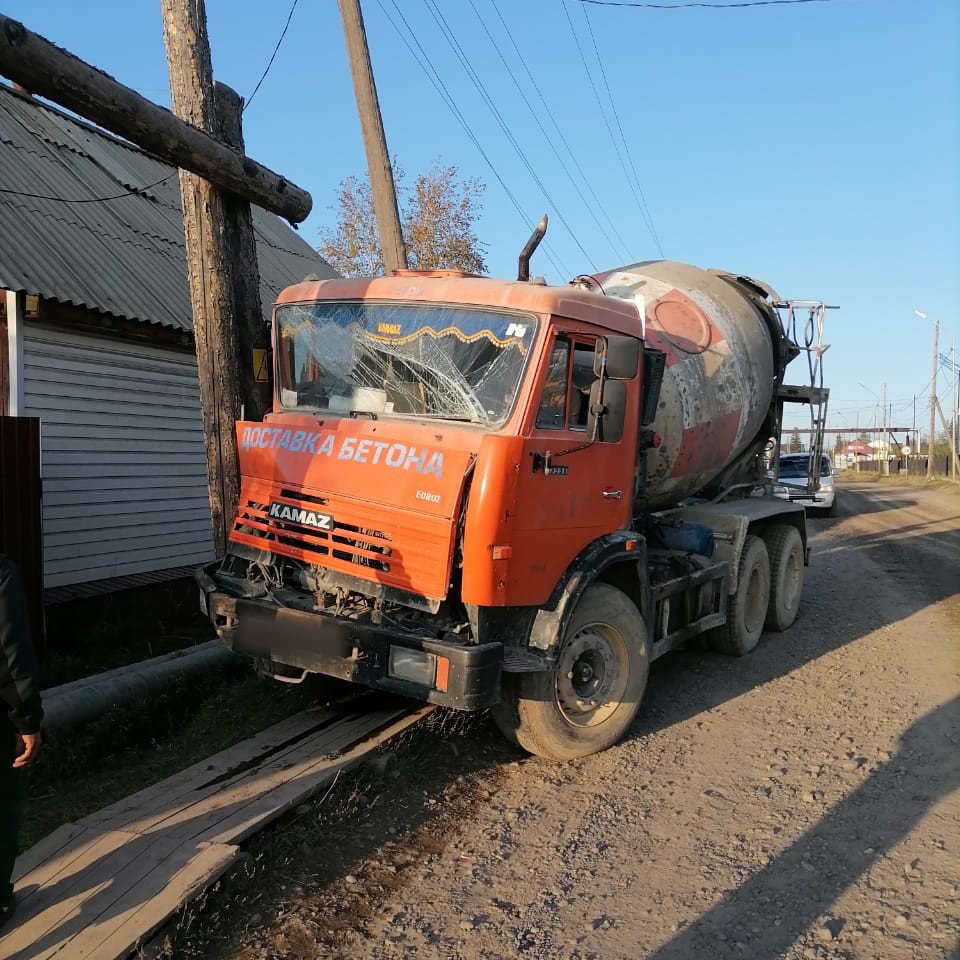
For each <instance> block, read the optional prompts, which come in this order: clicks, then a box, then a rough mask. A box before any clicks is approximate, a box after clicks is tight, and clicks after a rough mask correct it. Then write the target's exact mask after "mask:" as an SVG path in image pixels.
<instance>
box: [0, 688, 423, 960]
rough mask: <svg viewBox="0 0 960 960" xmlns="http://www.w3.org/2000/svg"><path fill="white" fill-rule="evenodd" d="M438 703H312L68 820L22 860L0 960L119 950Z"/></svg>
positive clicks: (119, 953)
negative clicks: (245, 846)
mask: <svg viewBox="0 0 960 960" xmlns="http://www.w3.org/2000/svg"><path fill="white" fill-rule="evenodd" d="M432 709H433V708H432V707H430V706H420V707H416V708H414V709H410V708H409V707H408V706H407V705H406V704H401V703H398V702H397V701H390V700H384V699H381V698H375V697H364V698H360V699H358V700H354V701H350V702H348V703H345V704H343V705H341V706H340V707H339V708H337V709H330V710H325V711H319V710H312V711H306V712H305V713H302V714H299V715H298V716H296V717H292V718H290V719H289V720H284V721H282V722H281V723H278V724H276V725H275V726H273V727H271V728H270V729H269V730H266V731H264V732H263V733H261V734H258V735H257V736H256V737H253V738H251V739H250V740H247V741H245V742H244V743H241V744H237V745H236V746H234V747H231V748H230V749H229V750H224V751H223V752H222V753H219V754H217V755H216V756H214V757H210V758H209V759H208V760H204V761H202V762H201V763H197V764H194V765H193V766H192V767H190V768H189V769H188V770H185V771H183V772H182V773H179V774H176V775H175V776H173V777H170V778H168V779H167V780H164V781H162V782H161V783H157V784H154V785H153V786H152V787H148V788H147V789H145V790H141V791H139V792H138V793H136V794H134V795H133V796H132V797H127V798H126V799H124V800H121V801H119V802H118V803H115V804H113V805H111V806H110V807H107V808H106V809H104V810H101V811H99V812H98V813H95V814H92V815H91V816H89V817H85V818H84V819H83V820H80V821H78V822H77V823H76V824H65V825H64V826H62V827H60V828H59V829H58V830H56V831H54V832H53V833H52V834H50V836H48V837H47V838H45V839H44V840H42V841H41V842H40V843H38V844H37V845H36V846H35V847H33V848H31V849H30V850H28V851H26V852H25V853H24V854H23V855H22V856H21V857H20V858H19V859H18V861H17V867H16V870H15V873H14V884H15V893H16V897H17V912H16V913H15V914H14V918H13V920H12V921H11V922H10V924H9V925H8V926H7V927H6V928H5V929H4V930H3V934H2V936H0V960H45V958H48V957H54V956H61V957H69V958H70V960H74V958H78V960H80V958H83V960H123V958H125V957H128V956H129V955H130V954H131V953H132V952H133V951H134V950H135V949H136V948H137V946H138V945H140V944H142V943H143V942H144V941H145V940H146V939H147V938H148V937H149V936H150V935H151V934H153V933H154V932H155V931H156V930H158V929H159V928H160V927H161V926H163V924H164V923H165V922H166V921H167V920H168V919H169V917H170V916H171V915H172V914H174V913H175V912H176V911H177V910H178V909H179V908H180V907H181V906H182V905H183V904H184V903H186V902H187V901H188V900H190V899H191V898H192V897H194V896H196V895H197V893H199V892H200V891H201V890H203V889H204V888H205V887H207V886H209V885H210V884H211V883H212V882H214V881H215V880H216V879H217V878H218V877H220V876H221V875H222V874H223V873H224V872H225V871H226V870H227V869H229V867H230V865H231V864H232V863H233V862H234V861H235V860H236V858H237V857H238V856H239V855H240V848H239V846H238V844H239V843H240V842H241V841H243V840H245V839H246V838H248V837H250V836H251V835H252V834H254V833H255V832H256V831H258V830H261V829H263V827H265V826H266V825H267V824H268V823H270V822H271V821H272V820H274V819H276V818H277V817H279V816H281V815H282V814H283V813H284V812H285V811H286V810H288V809H290V808H291V807H292V806H294V805H295V804H297V803H300V802H302V801H303V800H304V799H306V798H307V797H309V796H310V795H311V794H312V793H314V792H316V791H317V790H319V789H321V788H322V787H324V786H325V785H326V784H328V783H329V782H330V781H331V780H332V779H333V777H335V776H336V774H337V773H338V772H339V771H341V770H344V769H346V768H347V767H349V766H352V765H353V764H356V763H358V762H360V761H361V760H362V759H363V758H364V757H365V756H366V755H367V754H369V753H370V752H371V751H373V750H375V749H376V748H377V747H379V746H380V745H381V744H383V743H385V742H387V741H388V740H389V739H390V738H391V737H393V736H395V735H396V734H398V733H400V732H401V731H403V730H406V729H407V728H408V727H410V726H412V725H413V724H414V723H417V722H418V721H419V720H420V719H422V718H423V717H424V716H426V715H427V714H428V713H430V712H431V710H432Z"/></svg>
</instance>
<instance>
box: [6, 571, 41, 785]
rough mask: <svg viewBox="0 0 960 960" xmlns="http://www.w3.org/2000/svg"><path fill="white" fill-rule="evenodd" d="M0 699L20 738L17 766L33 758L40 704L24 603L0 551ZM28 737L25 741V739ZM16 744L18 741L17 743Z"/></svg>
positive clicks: (19, 586) (17, 577)
mask: <svg viewBox="0 0 960 960" xmlns="http://www.w3.org/2000/svg"><path fill="white" fill-rule="evenodd" d="M0 700H2V701H3V703H4V704H5V706H6V708H7V711H8V713H9V715H10V720H11V722H12V723H13V725H14V727H15V728H16V730H17V733H18V734H19V735H20V737H21V739H22V741H23V746H24V749H23V750H18V751H17V753H18V763H17V764H16V765H17V766H24V765H25V764H26V763H29V762H30V760H31V759H33V756H34V754H35V753H36V750H37V747H38V746H39V733H40V723H41V721H42V720H43V707H42V706H41V705H40V680H39V676H38V672H37V661H36V657H35V656H34V652H33V642H32V640H31V638H30V624H29V621H28V619H27V603H26V597H25V596H24V592H23V584H22V583H21V581H20V575H19V574H18V573H17V568H16V567H15V566H14V564H13V562H12V561H11V560H9V559H8V558H7V557H5V556H2V555H0ZM28 740H29V743H28ZM18 746H20V744H18Z"/></svg>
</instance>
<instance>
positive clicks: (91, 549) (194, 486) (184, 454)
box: [24, 324, 213, 587]
mask: <svg viewBox="0 0 960 960" xmlns="http://www.w3.org/2000/svg"><path fill="white" fill-rule="evenodd" d="M24 333H25V343H24V394H25V406H26V414H27V415H28V416H37V417H40V418H41V448H42V458H43V460H42V475H43V544H44V581H45V586H46V587H57V586H64V585H68V584H75V583H86V582H88V581H91V580H102V579H104V578H107V577H119V576H123V575H126V574H134V573H145V572H149V571H153V570H163V569H166V568H169V567H178V566H181V565H184V564H193V563H197V564H199V563H202V562H204V561H206V560H209V559H212V558H213V545H212V534H211V528H210V507H209V501H208V499H207V476H206V463H205V460H204V453H203V435H202V432H201V426H200V401H199V396H198V387H197V364H196V360H195V358H194V357H193V356H192V355H191V354H190V353H185V352H178V351H175V350H169V349H165V348H162V347H154V346H147V345H140V344H129V343H124V342H123V341H118V340H111V339H108V338H97V337H90V336H86V335H77V334H72V333H66V332H63V331H61V330H53V329H49V328H45V327H37V326H34V325H30V324H27V325H26V327H25V331H24Z"/></svg>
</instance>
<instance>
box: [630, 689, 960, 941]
mask: <svg viewBox="0 0 960 960" xmlns="http://www.w3.org/2000/svg"><path fill="white" fill-rule="evenodd" d="M958 729H960V699H957V698H954V699H953V700H950V701H948V702H947V703H945V704H942V705H941V706H939V707H937V708H935V709H934V710H932V711H931V712H930V713H928V714H926V715H925V716H923V717H921V718H920V719H919V720H917V721H916V722H915V723H914V724H912V725H911V726H910V727H909V728H908V729H907V730H906V732H905V733H904V734H903V736H902V738H901V740H900V744H899V747H898V749H897V752H896V753H895V754H894V755H893V757H891V759H890V760H889V761H888V762H886V763H884V764H881V765H880V766H879V767H878V768H877V769H876V770H875V771H874V772H873V773H872V774H871V776H870V778H869V779H868V780H867V781H866V782H865V783H863V784H862V785H861V786H860V787H859V788H858V789H856V790H854V791H853V792H852V793H851V794H849V795H848V796H846V797H845V798H844V799H843V800H841V801H840V802H839V803H838V804H837V805H836V806H835V807H833V809H831V810H830V811H829V812H828V813H826V814H825V815H824V816H823V817H822V818H821V819H820V820H819V821H818V822H817V824H816V825H815V826H814V827H812V828H811V829H810V830H808V831H807V832H806V833H805V834H803V835H802V836H801V837H800V838H799V839H798V840H797V841H796V842H795V843H793V844H792V845H791V846H790V847H788V848H787V849H786V850H785V851H784V852H783V853H782V854H781V855H780V856H779V857H777V858H776V859H774V860H773V861H772V862H771V863H770V864H768V865H767V866H766V867H764V868H763V869H762V870H760V871H758V872H757V873H755V874H754V875H753V876H751V877H750V879H749V880H747V881H746V882H745V883H744V884H742V885H741V886H740V887H738V888H737V889H736V890H734V891H732V892H731V893H730V894H728V895H727V897H725V898H724V899H723V900H722V901H721V902H720V903H718V904H717V905H716V906H715V907H713V908H711V909H710V910H708V911H707V912H706V913H704V914H702V915H701V916H700V917H698V918H697V919H696V920H695V921H694V922H693V923H691V924H690V925H689V926H687V927H684V928H683V929H682V930H681V931H680V932H679V933H677V935H676V936H675V937H674V938H673V939H672V940H670V941H668V942H667V943H666V944H664V945H663V946H661V947H660V948H659V949H658V950H656V951H654V952H653V953H651V954H649V955H648V957H647V960H689V958H690V957H707V956H713V955H715V953H716V950H717V943H718V940H719V939H720V937H724V938H725V939H731V940H732V939H734V938H735V932H736V931H737V930H740V929H750V928H751V927H755V926H756V920H757V917H758V915H759V913H760V911H762V910H763V904H769V903H775V902H777V901H780V902H782V903H789V904H790V910H789V916H788V917H785V918H784V921H785V922H784V923H783V925H782V926H780V927H777V926H775V925H774V924H772V923H763V924H762V925H761V929H760V931H759V933H758V934H756V935H755V936H754V937H753V938H752V939H751V942H750V946H749V950H750V954H749V955H750V956H755V957H776V956H783V955H784V954H785V951H787V950H788V949H789V947H790V946H791V944H793V943H794V941H795V940H796V939H797V938H798V937H799V936H802V935H803V932H804V931H805V930H806V929H807V928H808V927H809V926H810V925H811V924H812V923H813V922H814V921H815V920H817V918H819V917H821V916H822V915H823V914H824V913H825V912H827V911H828V910H829V908H830V905H831V904H832V903H833V902H834V901H835V900H836V899H837V898H838V897H839V896H840V895H841V894H842V893H843V891H844V890H845V889H846V888H847V887H848V886H850V884H852V883H853V882H854V881H855V880H856V879H857V877H859V876H860V875H861V874H863V873H864V872H865V871H866V870H867V869H869V867H870V865H871V864H872V863H873V862H874V861H875V860H876V859H877V858H878V857H882V856H884V855H885V854H886V853H887V852H888V851H889V850H890V849H891V848H892V847H893V846H894V845H895V844H896V843H897V842H898V841H899V840H901V839H902V838H903V837H905V836H906V835H907V834H908V833H909V832H910V831H911V830H912V829H913V827H914V826H915V825H916V824H917V822H918V821H919V820H920V819H921V818H922V817H923V816H924V814H925V813H926V812H927V811H928V810H929V809H930V808H931V807H933V806H934V805H935V804H936V803H937V802H938V801H939V800H940V799H941V798H943V797H945V796H947V795H948V794H950V793H951V792H952V791H954V790H957V789H958V788H960V766H958V764H957V763H956V757H955V755H954V750H955V748H954V746H953V744H954V743H955V742H956V737H957V735H958ZM905 768H906V769H909V770H910V789H909V790H905V789H904V776H903V770H904V769H905ZM891 796H896V798H897V802H896V803H891V800H890V798H891ZM852 837H855V838H857V841H858V843H857V847H858V848H859V852H857V853H856V854H853V855H851V856H849V857H844V858H831V859H830V861H829V863H828V865H827V866H825V867H824V869H821V870H818V872H817V873H816V874H815V875H814V874H811V873H808V872H807V868H808V863H809V862H810V861H814V862H817V861H822V851H824V850H834V849H839V848H842V847H843V846H844V845H848V844H849V842H850V839H851V838H852ZM833 924H834V926H836V927H839V926H840V925H841V924H842V920H834V921H833ZM831 929H833V927H831ZM833 932H834V934H835V933H836V932H837V931H836V930H834V931H833Z"/></svg>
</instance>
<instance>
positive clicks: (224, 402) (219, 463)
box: [160, 0, 241, 557]
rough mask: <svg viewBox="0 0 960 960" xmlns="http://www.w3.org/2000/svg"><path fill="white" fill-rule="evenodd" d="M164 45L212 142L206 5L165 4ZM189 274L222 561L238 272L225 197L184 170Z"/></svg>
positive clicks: (232, 486) (196, 1)
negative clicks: (232, 257) (230, 242)
mask: <svg viewBox="0 0 960 960" xmlns="http://www.w3.org/2000/svg"><path fill="white" fill-rule="evenodd" d="M160 6H161V10H162V13H163V40H164V44H165V46H166V50H167V68H168V70H169V73H170V100H171V103H172V104H173V110H174V113H176V115H177V116H178V117H180V118H181V119H182V120H185V121H186V122H187V123H189V124H190V125H191V126H194V127H197V128H198V129H200V130H203V131H205V132H206V133H207V134H210V135H211V136H215V135H216V134H217V132H218V122H217V106H216V96H215V93H214V87H213V68H212V66H211V62H210V42H209V40H208V38H207V23H206V9H205V7H204V3H203V0H161V4H160ZM180 197H181V199H182V201H183V230H184V237H185V239H186V247H187V274H188V277H189V281H190V301H191V304H192V306H193V335H194V343H195V345H196V350H197V369H198V373H199V379H200V413H201V416H202V417H203V439H204V446H205V449H206V455H207V479H208V483H209V491H210V519H211V522H212V524H213V543H214V548H215V550H216V552H217V556H218V557H222V556H223V555H224V554H225V552H226V545H227V536H228V534H229V531H230V525H231V524H232V522H233V517H234V512H235V510H236V507H237V504H238V502H239V499H240V468H239V461H238V454H237V439H236V429H235V425H236V422H237V420H238V419H240V405H241V400H240V396H241V378H240V364H239V340H238V337H237V329H236V318H235V312H234V293H233V290H234V288H233V271H232V264H231V262H230V250H229V247H228V244H227V238H226V215H225V210H224V197H223V194H222V193H221V191H220V190H219V189H218V188H217V187H215V186H214V185H213V184H212V183H210V182H209V181H207V180H204V179H202V178H201V177H198V176H197V175H196V174H193V173H190V172H188V171H187V170H181V171H180Z"/></svg>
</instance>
